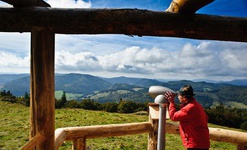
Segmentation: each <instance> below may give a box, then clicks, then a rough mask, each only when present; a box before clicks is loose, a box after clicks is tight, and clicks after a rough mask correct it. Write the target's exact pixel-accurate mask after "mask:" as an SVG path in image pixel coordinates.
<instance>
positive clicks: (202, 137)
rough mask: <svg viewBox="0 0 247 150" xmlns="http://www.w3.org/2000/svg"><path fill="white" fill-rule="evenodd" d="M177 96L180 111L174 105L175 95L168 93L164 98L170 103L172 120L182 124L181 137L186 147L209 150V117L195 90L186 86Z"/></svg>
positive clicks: (188, 148)
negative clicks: (198, 100)
mask: <svg viewBox="0 0 247 150" xmlns="http://www.w3.org/2000/svg"><path fill="white" fill-rule="evenodd" d="M177 94H178V99H179V101H180V103H181V106H180V110H178V111H177V110H176V107H175V103H174V97H175V94H174V93H171V92H166V93H165V95H164V97H165V98H166V99H167V100H168V101H169V102H170V104H169V115H170V119H171V120H172V121H179V122H180V124H179V129H180V136H181V139H182V142H183V145H184V147H186V148H187V150H208V149H209V147H210V138H209V130H208V117H207V115H206V113H205V112H204V109H203V107H202V106H201V104H199V103H198V102H197V101H196V99H195V98H194V95H195V94H194V92H193V88H192V87H191V86H189V85H185V86H183V87H182V88H181V89H180V90H179V91H178V92H177Z"/></svg>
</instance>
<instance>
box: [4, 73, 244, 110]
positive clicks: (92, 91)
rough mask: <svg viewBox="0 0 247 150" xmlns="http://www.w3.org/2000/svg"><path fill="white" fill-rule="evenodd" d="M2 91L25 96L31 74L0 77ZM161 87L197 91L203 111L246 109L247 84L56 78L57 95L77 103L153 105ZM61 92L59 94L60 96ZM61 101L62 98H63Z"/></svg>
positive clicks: (58, 76) (235, 82)
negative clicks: (157, 87)
mask: <svg viewBox="0 0 247 150" xmlns="http://www.w3.org/2000/svg"><path fill="white" fill-rule="evenodd" d="M0 85H1V86H0V90H1V91H2V90H6V91H8V90H9V91H10V92H11V93H12V94H13V95H15V96H23V95H24V93H25V92H28V93H29V91H30V75H29V74H19V75H14V74H1V75H0ZM153 85H160V86H164V87H168V88H170V89H173V90H175V91H176V90H179V89H180V87H182V86H183V85H191V86H192V87H193V88H194V91H195V94H196V96H195V97H196V99H197V100H198V101H199V102H200V103H201V104H202V105H203V106H204V107H212V106H214V105H215V104H216V103H219V102H221V103H224V104H226V105H228V106H233V107H241V108H247V94H246V93H247V80H234V81H230V82H224V83H223V82H219V83H217V82H215V83H209V82H205V81H200V82H199V81H197V82H196V81H188V80H180V81H167V82H164V81H160V80H154V79H147V78H129V77H124V76H121V77H114V78H103V77H97V76H92V75H88V74H74V73H71V74H56V75H55V91H56V98H59V96H61V95H59V94H58V93H62V91H65V92H66V94H67V95H68V96H69V97H70V98H69V99H76V100H78V101H80V100H82V99H85V98H90V99H93V100H95V101H98V102H101V103H104V102H118V101H119V100H120V99H124V100H134V101H138V102H153V99H152V98H151V97H150V96H149V94H148V89H149V87H150V86H153ZM59 91H60V92H59ZM60 98H61V97H60Z"/></svg>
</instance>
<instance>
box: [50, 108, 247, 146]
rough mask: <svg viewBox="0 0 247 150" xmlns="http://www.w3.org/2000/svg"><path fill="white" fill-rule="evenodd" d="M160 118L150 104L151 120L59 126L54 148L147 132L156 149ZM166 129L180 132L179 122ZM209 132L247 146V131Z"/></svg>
mask: <svg viewBox="0 0 247 150" xmlns="http://www.w3.org/2000/svg"><path fill="white" fill-rule="evenodd" d="M158 119H159V107H158V105H150V106H149V122H141V123H128V124H111V125H96V126H84V127H67V128H59V129H57V130H56V131H55V148H54V149H55V150H58V149H59V147H60V146H61V145H62V143H63V142H64V141H72V142H73V149H76V150H77V149H80V150H85V149H86V139H92V138H99V137H111V136H125V135H133V134H141V133H147V134H149V137H148V148H147V149H148V150H156V149H157V133H158ZM165 129H166V133H170V134H179V126H178V124H177V123H166V128H165ZM209 133H210V139H211V140H214V141H220V142H227V143H233V144H236V145H237V146H238V149H239V150H244V149H246V148H247V132H240V131H231V130H226V129H220V128H209Z"/></svg>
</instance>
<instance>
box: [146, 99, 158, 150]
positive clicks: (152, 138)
mask: <svg viewBox="0 0 247 150" xmlns="http://www.w3.org/2000/svg"><path fill="white" fill-rule="evenodd" d="M149 122H150V123H151V125H152V128H153V130H151V131H150V132H149V134H148V150H156V149H157V144H158V142H157V141H158V125H159V105H158V104H155V103H153V104H149Z"/></svg>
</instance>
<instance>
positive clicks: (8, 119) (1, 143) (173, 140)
mask: <svg viewBox="0 0 247 150" xmlns="http://www.w3.org/2000/svg"><path fill="white" fill-rule="evenodd" d="M29 117H30V116H29V108H28V107H25V106H23V105H20V104H14V103H9V102H3V101H0V150H16V149H20V148H21V147H22V146H23V145H24V144H25V143H27V141H28V137H29V128H30V127H29V121H30V119H29ZM146 121H148V116H147V115H134V114H119V113H106V112H102V111H88V110H83V109H58V110H56V121H55V123H56V126H55V128H62V127H74V126H91V125H103V124H121V123H132V122H146ZM217 127H219V126H217ZM147 139H148V134H138V135H131V136H121V137H109V138H97V139H89V140H87V148H88V149H90V150H145V149H147ZM166 149H167V150H183V149H184V148H183V146H182V143H181V139H180V136H179V135H173V134H166ZM210 149H211V150H234V149H236V146H235V145H233V144H228V143H222V142H213V141H212V142H211V148H210ZM60 150H71V142H64V144H63V145H62V147H61V148H60Z"/></svg>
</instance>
